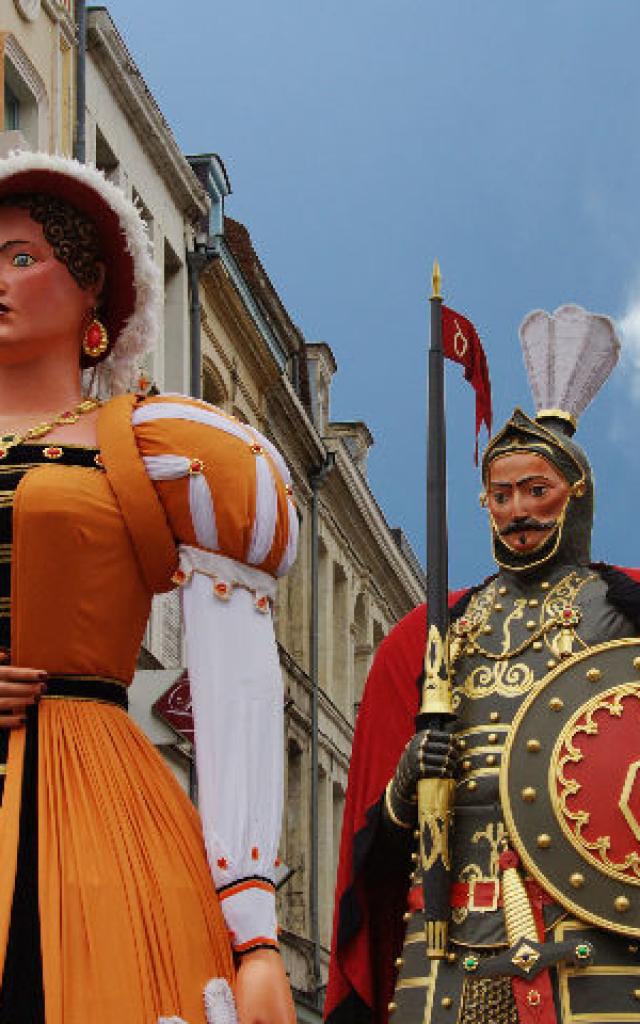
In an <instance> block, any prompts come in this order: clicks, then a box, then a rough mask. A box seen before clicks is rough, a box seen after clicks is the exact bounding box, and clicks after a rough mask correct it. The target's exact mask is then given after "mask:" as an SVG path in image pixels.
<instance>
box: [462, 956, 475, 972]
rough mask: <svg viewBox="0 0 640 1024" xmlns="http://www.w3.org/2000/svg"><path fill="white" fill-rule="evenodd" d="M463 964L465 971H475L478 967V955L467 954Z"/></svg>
mask: <svg viewBox="0 0 640 1024" xmlns="http://www.w3.org/2000/svg"><path fill="white" fill-rule="evenodd" d="M462 964H463V967H464V969H465V971H475V970H476V969H477V967H478V958H477V956H465V958H464V960H463V961H462Z"/></svg>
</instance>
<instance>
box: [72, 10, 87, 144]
mask: <svg viewBox="0 0 640 1024" xmlns="http://www.w3.org/2000/svg"><path fill="white" fill-rule="evenodd" d="M76 31H77V37H78V48H77V52H76V139H75V154H74V155H75V158H76V160H79V161H80V163H81V164H83V163H85V162H86V159H87V113H86V105H87V103H86V95H87V8H86V3H85V0H76Z"/></svg>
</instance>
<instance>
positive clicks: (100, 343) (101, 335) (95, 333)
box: [82, 315, 109, 359]
mask: <svg viewBox="0 0 640 1024" xmlns="http://www.w3.org/2000/svg"><path fill="white" fill-rule="evenodd" d="M108 348H109V335H108V334H107V328H106V327H105V326H104V324H103V323H101V322H100V321H99V320H98V318H97V316H95V315H94V316H93V317H92V318H91V321H90V323H89V326H88V327H87V329H86V331H85V332H84V338H83V339H82V351H83V352H84V354H85V355H86V356H89V358H90V359H99V358H100V356H102V355H104V353H105V352H106V351H107V349H108Z"/></svg>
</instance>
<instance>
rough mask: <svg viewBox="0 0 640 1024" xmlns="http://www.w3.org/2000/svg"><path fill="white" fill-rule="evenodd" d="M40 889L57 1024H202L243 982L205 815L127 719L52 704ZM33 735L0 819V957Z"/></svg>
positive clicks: (63, 702) (47, 712)
mask: <svg viewBox="0 0 640 1024" xmlns="http://www.w3.org/2000/svg"><path fill="white" fill-rule="evenodd" d="M38 735H39V771H38V843H39V846H38V885H39V903H40V908H39V909H40V924H41V944H42V964H43V980H44V995H45V1015H46V1024H120V1022H126V1024H156V1021H157V1019H158V1017H161V1016H168V1017H171V1016H179V1017H182V1018H183V1019H184V1020H185V1021H187V1022H188V1024H205V1014H204V1002H203V989H204V986H205V985H206V983H207V981H209V980H210V979H211V978H214V977H223V978H226V979H227V980H229V981H230V982H231V983H233V976H234V975H233V960H232V955H231V948H230V944H229V939H228V935H227V929H226V926H225V922H224V918H223V917H222V913H221V910H220V905H219V901H218V898H217V895H216V892H215V889H214V887H213V882H212V879H211V875H210V872H209V867H208V864H207V859H206V854H205V849H204V843H203V838H202V830H201V826H200V820H199V817H198V814H197V812H196V810H195V808H194V807H193V805H192V804H191V802H190V801H189V799H188V797H187V796H186V794H184V793H183V792H182V790H181V789H180V787H179V785H178V783H177V782H176V780H175V779H174V777H173V775H172V774H171V772H170V770H169V769H168V767H167V766H166V765H165V764H164V762H163V761H162V759H161V757H160V756H159V754H158V753H157V752H156V750H155V749H154V748H153V746H152V745H151V744H150V743H149V741H148V740H147V739H146V737H145V736H144V735H143V734H142V733H141V732H140V730H139V729H138V728H137V727H136V726H135V725H134V724H133V722H132V721H131V720H130V719H129V717H128V715H127V714H126V712H125V711H123V710H122V709H120V708H118V707H114V706H112V705H108V704H103V703H98V702H90V701H81V700H69V699H55V698H49V699H48V698H44V699H43V700H42V701H41V702H40V707H39V714H38ZM23 751H24V730H14V732H13V733H12V734H11V739H10V744H9V758H8V763H7V775H6V783H5V791H4V799H3V803H2V809H1V810H0V863H2V865H3V871H2V872H1V873H0V950H2V955H4V950H5V948H6V941H7V933H8V922H9V917H10V912H11V899H12V893H13V878H14V877H15V861H16V850H17V843H18V831H19V828H18V826H19V811H20V794H21V775H22V771H21V766H22V757H23Z"/></svg>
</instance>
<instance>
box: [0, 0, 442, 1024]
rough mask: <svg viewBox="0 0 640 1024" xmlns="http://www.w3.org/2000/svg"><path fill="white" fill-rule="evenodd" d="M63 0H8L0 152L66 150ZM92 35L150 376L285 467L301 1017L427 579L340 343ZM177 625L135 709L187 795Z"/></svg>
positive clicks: (212, 170)
mask: <svg viewBox="0 0 640 1024" xmlns="http://www.w3.org/2000/svg"><path fill="white" fill-rule="evenodd" d="M69 3H70V0H68V2H67V3H63V2H54V0H41V3H31V2H30V0H13V2H11V3H10V2H9V0H6V2H5V3H4V4H3V7H2V18H1V20H0V47H1V48H2V54H1V55H2V67H3V74H4V79H5V84H6V85H7V90H6V91H5V105H4V120H3V122H2V124H0V128H3V131H2V132H1V133H0V152H2V151H4V152H6V151H7V150H8V149H9V148H11V147H12V146H13V145H15V144H16V143H18V144H19V145H24V146H28V147H30V148H37V147H39V148H45V149H50V150H52V151H58V152H62V153H70V152H72V149H73V141H74V138H73V133H74V119H75V92H74V75H75V65H74V45H75V43H74V41H75V27H74V23H73V18H72V14H73V12H72V10H71V9H70V7H69ZM23 7H25V8H28V9H29V11H30V12H31V13H30V14H29V13H25V11H24V10H22V8H23ZM34 12H36V13H35V14H34ZM32 15H33V16H32ZM87 28H88V31H87V59H86V111H85V114H86V150H87V159H88V160H89V161H91V162H95V163H96V164H97V165H98V166H99V167H101V168H102V169H103V170H104V172H105V174H107V176H108V177H110V178H111V179H112V180H114V181H116V182H117V183H118V184H119V185H120V186H121V187H122V188H123V189H124V190H125V191H126V192H127V193H128V194H129V195H130V196H131V197H132V198H133V199H134V200H135V201H136V202H137V204H138V206H139V208H140V209H141V211H142V213H143V216H144V217H145V219H146V221H147V224H148V228H149V237H150V244H151V246H152V249H153V253H154V256H155V259H156V261H157V264H158V267H159V269H160V271H161V273H162V275H163V279H164V287H165V303H164V321H163V332H162V339H161V344H160V347H159V349H158V352H157V353H156V354H155V356H154V358H153V360H151V361H150V362H149V365H148V366H147V367H146V368H145V369H146V374H147V376H148V377H149V378H150V379H152V380H153V382H154V383H155V385H156V386H157V387H158V388H159V389H160V390H166V391H184V392H189V391H191V392H192V393H198V392H199V393H200V394H201V395H202V397H204V398H205V399H206V400H208V401H210V402H213V403H214V404H216V405H219V406H220V407H221V408H223V409H224V410H225V411H227V412H230V413H233V414H234V415H236V416H238V417H239V418H240V419H242V420H244V421H246V422H249V423H251V424H252V425H254V426H256V427H257V428H258V429H259V430H261V431H263V432H264V433H266V434H267V435H268V436H269V437H270V438H271V439H272V440H273V441H274V443H275V444H276V445H277V446H278V447H279V448H280V450H281V451H282V452H283V454H284V456H285V458H286V460H287V462H288V464H289V466H290V467H291V471H292V476H293V482H294V489H295V495H296V500H297V505H298V509H299V513H300V553H299V558H298V561H297V564H296V565H295V567H294V569H293V571H292V572H291V574H290V575H289V577H288V578H287V579H285V580H284V581H282V582H281V584H280V586H279V593H278V598H277V607H276V609H275V617H276V632H277V638H278V642H279V648H280V656H281V663H282V668H283V675H284V682H285V708H286V716H285V718H286V735H285V737H284V739H283V742H284V744H285V750H286V764H287V769H286V794H285V814H284V821H283V838H282V859H283V861H284V864H285V865H286V869H285V870H284V871H283V878H282V886H281V889H280V892H279V904H280V921H281V925H282V929H283V932H282V938H283V947H284V951H285V958H286V962H287V967H288V970H289V972H290V976H291V980H292V983H293V985H294V989H295V993H296V1001H297V1005H298V1012H299V1019H300V1020H301V1021H302V1020H304V1021H306V1020H318V1019H319V1006H320V1003H321V996H322V986H323V982H324V978H325V974H326V963H327V958H328V947H329V943H330V932H331V915H332V907H333V889H334V883H335V872H336V865H337V851H338V843H339V836H340V829H341V822H342V810H343V805H344V793H345V789H346V781H347V773H348V767H349V756H350V750H351V743H352V737H353V726H354V722H355V716H356V714H357V708H358V705H359V702H360V699H361V696H362V689H363V685H364V680H365V678H366V674H367V671H368V668H369V666H370V663H371V659H372V657H373V654H374V652H375V649H376V647H377V645H378V644H379V642H380V640H381V639H382V638H383V637H384V636H385V634H386V633H387V632H388V630H389V628H390V627H391V626H392V625H393V623H394V622H396V621H397V620H398V619H399V618H400V617H401V616H402V615H404V614H405V613H406V612H408V611H409V610H410V609H411V608H412V607H413V606H414V605H416V604H417V603H419V602H420V601H421V600H423V597H424V580H423V577H422V573H421V569H420V566H419V565H418V563H417V561H416V559H415V556H413V554H412V552H411V549H410V547H409V545H408V543H407V542H406V539H405V538H404V537H403V535H402V533H401V531H399V530H397V529H396V530H392V529H390V528H389V526H388V524H387V523H386V521H385V518H384V516H383V514H382V512H381V510H380V508H379V507H378V505H377V503H376V500H375V497H374V495H373V494H372V492H371V490H370V487H369V485H368V482H367V457H368V453H369V449H370V447H371V445H372V444H373V438H372V435H371V433H370V431H369V429H368V427H367V425H366V424H364V423H362V422H334V421H333V420H332V418H331V384H332V379H333V377H334V375H335V373H336V372H337V364H336V360H335V358H334V355H333V353H332V351H331V348H330V347H329V345H327V344H325V343H322V342H320V343H308V342H307V341H306V340H305V338H304V337H303V335H302V333H301V331H300V330H299V328H298V327H297V326H296V325H295V324H294V323H293V322H292V321H291V318H290V317H289V315H288V313H287V310H286V308H285V306H284V304H283V302H282V300H281V298H280V297H279V295H278V292H277V290H276V289H275V287H274V286H273V284H272V282H271V281H270V279H269V277H268V274H267V272H266V270H265V268H264V267H263V265H262V263H261V261H260V259H259V256H258V254H257V253H256V251H255V249H254V247H253V244H252V241H251V237H250V234H249V231H248V230H247V228H246V227H244V226H243V225H242V224H240V223H239V222H237V221H235V220H233V219H231V218H230V217H228V216H227V215H226V211H225V201H227V204H228V202H229V201H228V196H229V195H230V192H231V185H230V182H229V180H228V176H227V173H226V170H225V168H224V164H223V162H222V160H221V159H220V157H218V156H216V155H215V154H210V153H205V154H203V155H199V156H190V157H185V155H184V154H182V153H181V151H180V149H179V147H178V146H177V143H176V141H175V139H174V136H173V134H172V132H171V130H170V128H169V126H168V125H167V123H166V121H165V119H164V117H163V116H162V113H161V111H160V110H159V109H158V106H157V104H156V102H155V100H154V98H153V96H152V95H151V93H150V91H149V89H148V88H147V86H146V85H145V83H144V80H143V78H142V76H141V74H140V72H139V70H138V69H137V67H136V64H135V61H134V59H133V57H132V55H131V54H130V53H129V51H128V50H127V47H126V45H125V42H124V40H123V39H122V37H121V36H120V34H119V32H118V30H117V27H116V26H115V24H114V23H113V21H112V19H111V17H110V15H109V13H108V11H107V10H106V9H105V8H103V7H101V8H93V9H89V11H88V21H87ZM321 478H322V484H321V485H320V479H321ZM314 537H317V548H316V550H315V552H314V550H313V540H314ZM314 609H315V611H316V615H315V618H314V619H313V618H312V612H313V611H314ZM179 618H180V616H179V603H178V599H177V597H176V595H175V594H174V595H167V596H164V597H162V598H161V599H159V600H158V601H156V602H155V605H154V610H153V613H152V616H151V620H150V623H149V627H148V630H147V635H146V640H145V647H144V650H143V652H142V654H141V670H140V672H139V673H138V674H137V676H136V680H135V683H134V686H133V688H132V691H131V710H132V714H133V715H134V717H135V718H136V719H137V720H138V721H139V723H140V724H141V725H142V727H143V728H145V730H146V731H147V732H148V734H149V735H150V737H151V739H152V740H153V742H154V743H156V745H157V746H158V747H159V748H160V749H161V751H162V752H163V754H164V755H165V756H166V757H167V758H168V760H169V761H170V763H171V765H172V767H173V769H174V771H175V773H176V775H177V776H178V778H179V779H180V781H181V783H182V784H183V785H184V786H185V788H188V787H189V786H190V784H191V783H192V782H193V776H192V773H191V771H190V766H191V756H190V755H191V751H190V749H189V746H188V744H185V743H182V742H180V741H179V739H178V738H177V737H176V735H175V734H174V733H173V732H172V731H171V730H170V729H169V728H168V727H167V725H166V724H164V723H163V722H162V721H160V720H159V719H158V718H157V716H156V715H154V713H153V704H154V702H155V700H156V699H157V698H158V697H159V696H160V694H161V693H162V692H163V691H164V690H166V689H167V687H168V686H169V685H170V683H171V682H173V681H174V680H176V679H177V678H178V677H179V676H180V675H181V673H182V671H183V650H182V641H181V632H180V621H179ZM314 637H315V638H317V640H316V644H317V646H315V645H314ZM314 651H316V652H317V659H316V658H315V656H314ZM316 686H317V689H316V690H315V694H316V697H315V700H314V687H316ZM312 778H315V786H316V788H315V789H314V788H313V787H312V784H311V780H312ZM314 793H317V799H316V800H315V801H314V800H313V799H312V796H313V794H314Z"/></svg>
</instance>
